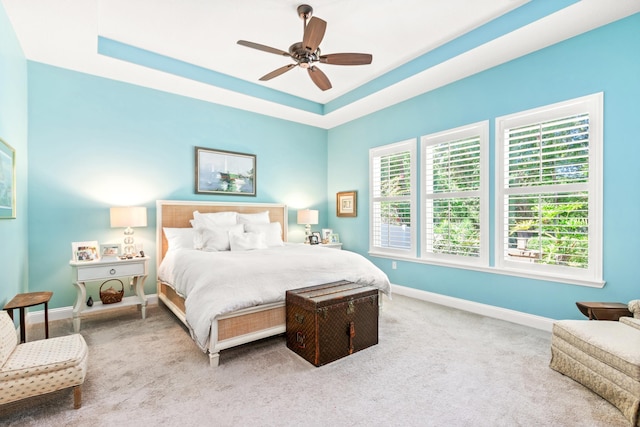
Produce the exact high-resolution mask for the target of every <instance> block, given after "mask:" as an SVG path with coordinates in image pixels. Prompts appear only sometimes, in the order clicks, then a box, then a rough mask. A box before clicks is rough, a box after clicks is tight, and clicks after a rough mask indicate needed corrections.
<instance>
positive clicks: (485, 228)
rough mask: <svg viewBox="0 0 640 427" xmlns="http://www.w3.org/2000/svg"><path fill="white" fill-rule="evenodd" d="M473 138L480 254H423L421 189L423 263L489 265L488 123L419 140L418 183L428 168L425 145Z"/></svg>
mask: <svg viewBox="0 0 640 427" xmlns="http://www.w3.org/2000/svg"><path fill="white" fill-rule="evenodd" d="M474 136H480V189H479V190H478V193H479V197H480V254H479V256H478V257H467V256H460V255H450V254H434V253H431V252H427V247H428V246H427V233H426V231H427V229H428V224H429V221H428V218H427V212H426V209H425V206H426V201H427V197H426V188H422V191H421V192H420V207H421V209H422V211H423V215H422V229H421V230H420V236H421V239H420V248H421V254H420V257H421V259H423V260H425V261H433V262H436V263H447V264H460V265H476V266H485V267H486V266H488V265H489V203H490V202H489V179H488V176H489V175H488V172H489V154H488V151H489V150H488V147H489V121H488V120H485V121H482V122H477V123H473V124H470V125H466V126H461V127H458V128H455V129H448V130H445V131H442V132H438V133H433V134H430V135H425V136H423V137H421V139H420V155H421V157H422V160H421V169H420V182H421V183H422V184H423V186H424V185H425V181H426V172H427V166H428V165H427V156H426V149H427V147H428V146H430V145H435V144H440V143H443V142H449V141H453V140H459V139H463V138H467V137H474Z"/></svg>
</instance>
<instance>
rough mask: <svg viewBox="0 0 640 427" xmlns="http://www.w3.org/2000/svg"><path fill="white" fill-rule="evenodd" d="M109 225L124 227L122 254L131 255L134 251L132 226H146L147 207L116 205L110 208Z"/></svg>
mask: <svg viewBox="0 0 640 427" xmlns="http://www.w3.org/2000/svg"><path fill="white" fill-rule="evenodd" d="M110 214H111V215H110V216H111V227H112V228H118V227H126V228H125V230H124V254H125V255H127V256H131V255H133V254H134V253H135V247H134V245H133V241H134V240H133V229H132V227H146V226H147V208H145V207H144V206H139V207H131V206H127V207H117V208H111V211H110Z"/></svg>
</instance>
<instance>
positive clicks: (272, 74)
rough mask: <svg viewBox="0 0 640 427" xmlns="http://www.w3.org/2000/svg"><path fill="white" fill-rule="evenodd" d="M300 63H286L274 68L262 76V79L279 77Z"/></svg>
mask: <svg viewBox="0 0 640 427" xmlns="http://www.w3.org/2000/svg"><path fill="white" fill-rule="evenodd" d="M296 65H298V64H289V65H285V66H284V67H280V68H278V69H277V70H273V71H272V72H270V73H268V74H265V75H264V76H262V77H260V80H261V81H263V82H264V81H267V80H271V79H272V78H274V77H278V76H279V75H280V74H284V73H286V72H287V71H289V70H290V69H292V68H293V67H295V66H296Z"/></svg>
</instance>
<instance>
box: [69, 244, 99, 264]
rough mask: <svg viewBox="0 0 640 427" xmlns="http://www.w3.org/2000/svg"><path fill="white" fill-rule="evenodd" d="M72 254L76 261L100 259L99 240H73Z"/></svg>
mask: <svg viewBox="0 0 640 427" xmlns="http://www.w3.org/2000/svg"><path fill="white" fill-rule="evenodd" d="M71 256H72V258H71V259H72V260H74V261H75V262H84V261H98V260H99V259H100V254H99V253H98V242H96V241H91V242H73V243H72V244H71Z"/></svg>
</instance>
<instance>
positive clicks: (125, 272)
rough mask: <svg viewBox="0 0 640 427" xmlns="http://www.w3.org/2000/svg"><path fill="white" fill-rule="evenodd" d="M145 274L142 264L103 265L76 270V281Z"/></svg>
mask: <svg viewBox="0 0 640 427" xmlns="http://www.w3.org/2000/svg"><path fill="white" fill-rule="evenodd" d="M143 274H145V271H144V263H142V262H140V263H135V264H123V265H103V266H95V267H83V268H78V280H79V281H81V282H84V281H89V280H99V279H108V278H110V277H122V276H141V275H143Z"/></svg>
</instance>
